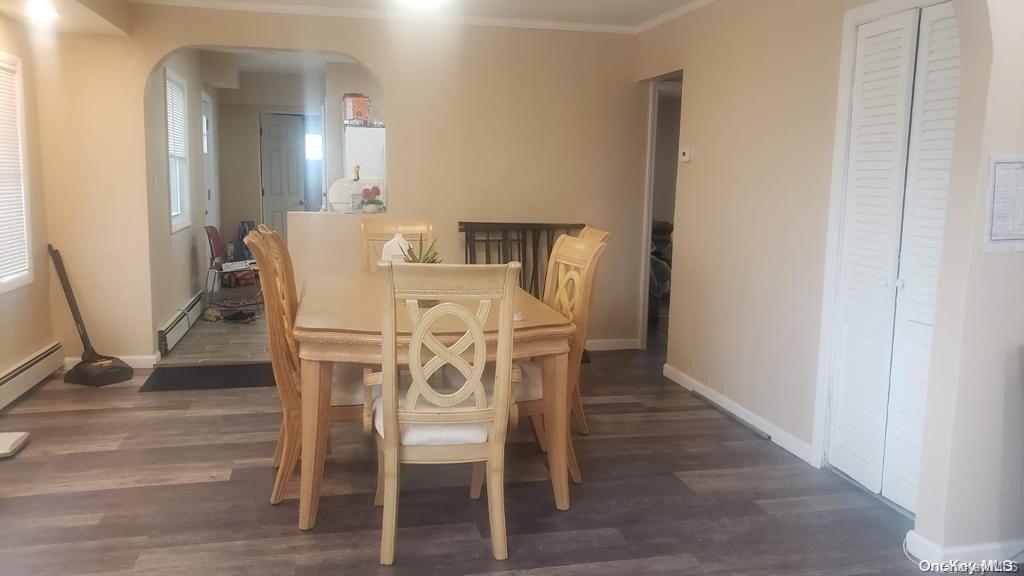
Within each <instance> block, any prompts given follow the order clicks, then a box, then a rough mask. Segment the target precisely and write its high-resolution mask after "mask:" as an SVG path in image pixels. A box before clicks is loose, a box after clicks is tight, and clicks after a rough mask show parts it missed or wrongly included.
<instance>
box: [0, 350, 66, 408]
mask: <svg viewBox="0 0 1024 576" xmlns="http://www.w3.org/2000/svg"><path fill="white" fill-rule="evenodd" d="M60 361H61V356H60V344H58V343H57V342H54V343H53V344H50V345H49V346H46V347H44V348H40V349H39V350H37V351H36V352H34V353H33V354H31V355H29V357H28V358H25V359H24V360H23V361H21V362H19V363H18V364H17V365H16V366H14V367H13V368H11V369H10V370H8V371H7V372H5V373H4V374H2V375H0V408H3V407H4V406H7V405H8V404H10V403H11V402H14V401H15V400H17V399H18V398H19V397H20V396H21V395H22V394H24V393H25V392H28V391H29V390H31V389H32V388H33V387H34V386H35V385H36V384H39V383H40V382H42V381H43V380H45V379H46V377H47V376H49V375H50V374H53V373H54V372H56V371H57V370H60Z"/></svg>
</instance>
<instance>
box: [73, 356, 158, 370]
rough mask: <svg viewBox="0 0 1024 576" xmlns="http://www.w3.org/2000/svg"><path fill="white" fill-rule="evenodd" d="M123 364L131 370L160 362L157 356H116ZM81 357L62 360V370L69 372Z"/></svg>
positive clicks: (148, 366) (149, 366) (150, 366)
mask: <svg viewBox="0 0 1024 576" xmlns="http://www.w3.org/2000/svg"><path fill="white" fill-rule="evenodd" d="M118 358H120V359H121V360H124V363H125V364H127V365H129V366H131V367H132V368H152V367H153V366H155V365H156V363H157V362H159V361H160V355H159V354H147V355H145V356H118ZM81 361H82V359H81V357H78V356H72V357H70V358H65V359H64V370H71V367H72V366H74V365H75V364H78V363H79V362H81Z"/></svg>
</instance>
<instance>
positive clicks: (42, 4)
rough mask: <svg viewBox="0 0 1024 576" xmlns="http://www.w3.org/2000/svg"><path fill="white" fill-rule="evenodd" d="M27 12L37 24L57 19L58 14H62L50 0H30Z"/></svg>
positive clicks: (26, 8) (30, 18)
mask: <svg viewBox="0 0 1024 576" xmlns="http://www.w3.org/2000/svg"><path fill="white" fill-rule="evenodd" d="M25 12H26V13H27V14H28V19H29V20H31V21H32V22H33V23H35V24H49V23H51V22H53V21H54V20H56V19H57V16H60V14H59V13H58V12H57V9H56V8H54V7H53V3H51V2H50V0H29V3H28V6H26V7H25Z"/></svg>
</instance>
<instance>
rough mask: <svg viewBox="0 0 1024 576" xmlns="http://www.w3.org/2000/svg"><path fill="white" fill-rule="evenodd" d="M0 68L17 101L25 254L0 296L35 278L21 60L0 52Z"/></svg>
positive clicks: (0, 286) (1, 283) (0, 285)
mask: <svg viewBox="0 0 1024 576" xmlns="http://www.w3.org/2000/svg"><path fill="white" fill-rule="evenodd" d="M0 66H5V67H7V68H13V69H14V86H15V98H16V99H17V101H16V102H15V108H16V109H17V113H18V149H19V150H18V152H19V155H20V159H21V196H22V206H23V207H24V213H25V253H26V256H27V258H26V262H27V264H26V268H25V272H23V273H20V274H17V275H15V276H11V277H9V278H7V279H5V280H0V294H3V293H6V292H10V291H11V290H15V289H18V288H21V287H22V286H27V285H29V284H31V283H32V281H33V279H34V278H35V269H34V266H33V254H34V250H33V247H32V209H31V206H30V205H29V204H30V202H29V200H30V198H31V194H29V179H28V170H26V169H25V167H26V164H27V162H26V158H25V155H26V154H27V151H28V147H27V146H26V143H25V142H26V133H25V77H24V74H23V69H22V66H21V58H18V57H17V56H15V55H13V54H8V53H6V52H0Z"/></svg>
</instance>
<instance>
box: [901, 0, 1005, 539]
mask: <svg viewBox="0 0 1024 576" xmlns="http://www.w3.org/2000/svg"><path fill="white" fill-rule="evenodd" d="M955 7H956V10H957V16H958V19H959V21H960V30H961V37H962V40H961V44H962V47H963V61H964V77H963V79H962V82H961V85H962V88H961V92H962V94H961V102H960V115H959V120H958V125H957V131H958V139H957V144H956V150H955V154H954V158H955V160H954V166H953V176H952V177H953V186H952V190H951V195H950V205H949V210H948V216H947V224H946V241H945V250H944V253H943V262H942V272H941V279H940V288H939V295H938V312H937V318H936V332H935V343H934V352H933V356H932V365H931V375H930V382H929V394H928V408H927V421H926V428H925V434H926V437H927V438H928V439H929V440H930V441H929V442H928V443H927V444H926V445H925V449H924V453H923V457H922V470H921V478H922V484H921V493H920V500H919V509H920V513H919V514H918V518H917V523H916V526H915V531H916V532H918V533H919V534H920V535H921V536H923V537H924V538H926V539H928V540H929V541H931V542H932V543H934V544H936V545H938V546H941V547H943V548H945V549H954V550H956V549H961V550H962V549H963V547H970V546H986V545H989V544H991V543H998V542H1002V543H1010V544H1008V546H1009V547H1008V548H1006V549H1005V551H1004V553H1005V556H1004V557H1009V556H1010V555H1013V554H1016V553H1019V552H1021V551H1022V550H1024V443H1022V440H1021V439H1022V438H1024V418H1022V416H1024V390H1022V383H1021V363H1022V355H1021V350H1022V348H1021V347H1022V344H1024V299H1022V298H1021V294H1024V254H1022V253H1020V252H999V253H995V252H984V251H983V247H984V232H985V216H986V201H987V199H988V196H987V185H988V178H989V168H988V164H989V156H990V154H994V153H1012V154H1024V106H1022V102H1024V76H1022V75H1021V70H1024V3H1021V2H1019V1H1018V0H989V1H988V2H987V7H988V10H987V12H986V10H985V8H986V3H982V2H974V1H968V0H958V1H957V3H956V4H955ZM989 554H990V555H991V557H995V556H996V554H995V553H993V552H989ZM986 557H989V556H986Z"/></svg>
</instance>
